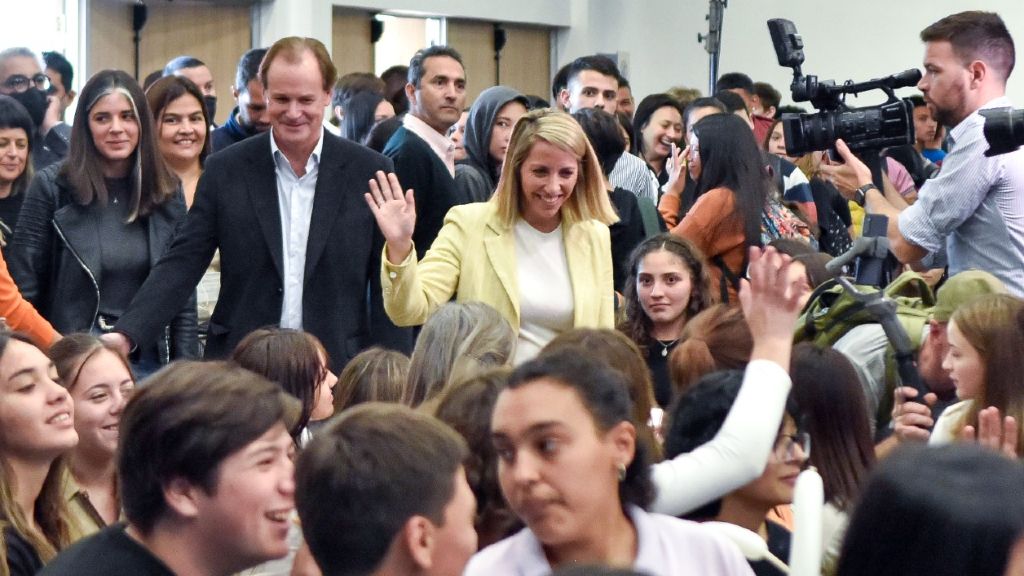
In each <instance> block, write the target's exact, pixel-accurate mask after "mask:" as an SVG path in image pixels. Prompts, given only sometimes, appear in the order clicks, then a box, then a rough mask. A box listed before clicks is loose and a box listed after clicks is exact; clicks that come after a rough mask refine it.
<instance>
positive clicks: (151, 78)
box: [142, 69, 164, 91]
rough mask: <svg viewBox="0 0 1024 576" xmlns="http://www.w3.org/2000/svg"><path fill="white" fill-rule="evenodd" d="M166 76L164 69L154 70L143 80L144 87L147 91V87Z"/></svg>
mask: <svg viewBox="0 0 1024 576" xmlns="http://www.w3.org/2000/svg"><path fill="white" fill-rule="evenodd" d="M163 77H164V71H163V70H162V69H161V70H153V71H152V72H150V73H149V74H146V78H145V79H143V80H142V89H143V90H144V91H145V90H146V89H147V88H149V87H150V86H152V85H153V84H155V83H156V81H157V80H159V79H161V78H163Z"/></svg>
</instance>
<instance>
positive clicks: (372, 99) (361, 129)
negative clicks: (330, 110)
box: [341, 92, 384, 144]
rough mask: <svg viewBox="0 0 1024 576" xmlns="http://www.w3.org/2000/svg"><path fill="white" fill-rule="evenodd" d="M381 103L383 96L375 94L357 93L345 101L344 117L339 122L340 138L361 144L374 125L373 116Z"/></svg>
mask: <svg viewBox="0 0 1024 576" xmlns="http://www.w3.org/2000/svg"><path fill="white" fill-rule="evenodd" d="M383 101H384V96H382V95H380V94H377V93H376V92H359V93H357V94H354V95H353V96H351V97H350V98H348V99H347V100H345V103H344V104H343V107H344V108H345V116H344V118H342V120H341V136H342V138H347V139H349V140H351V141H353V142H358V143H360V144H361V143H362V142H363V139H364V138H366V136H367V135H369V133H370V129H371V128H373V125H374V124H375V123H376V121H375V120H374V116H375V115H376V113H377V105H378V104H380V103H381V102H383Z"/></svg>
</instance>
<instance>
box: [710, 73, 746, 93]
mask: <svg viewBox="0 0 1024 576" xmlns="http://www.w3.org/2000/svg"><path fill="white" fill-rule="evenodd" d="M723 90H743V91H745V92H746V93H747V94H753V93H754V81H753V80H751V79H750V76H747V75H746V74H744V73H742V72H726V73H725V74H722V75H721V76H719V77H718V82H715V92H721V91H723Z"/></svg>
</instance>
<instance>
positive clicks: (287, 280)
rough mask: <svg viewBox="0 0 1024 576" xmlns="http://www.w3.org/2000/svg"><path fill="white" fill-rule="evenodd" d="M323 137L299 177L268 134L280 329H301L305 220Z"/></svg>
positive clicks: (307, 224) (310, 215) (306, 224)
mask: <svg viewBox="0 0 1024 576" xmlns="http://www.w3.org/2000/svg"><path fill="white" fill-rule="evenodd" d="M323 146H324V133H323V131H322V130H321V131H320V139H319V140H318V141H317V143H316V147H315V148H313V153H312V154H310V155H309V158H308V159H306V173H305V174H304V175H302V176H301V177H300V176H298V175H297V174H296V173H295V171H294V170H292V166H291V164H289V163H288V158H286V157H285V155H284V152H281V149H280V148H278V147H277V142H276V141H275V140H274V133H273V131H271V133H270V150H271V152H272V153H273V155H274V173H275V174H276V175H277V206H278V210H279V211H280V213H281V242H282V246H281V255H282V257H283V258H282V259H281V265H282V267H283V273H284V278H283V280H284V300H283V302H282V303H281V327H282V328H295V329H298V330H301V329H302V286H303V282H304V280H305V275H306V243H307V242H308V240H309V220H310V218H311V217H312V215H313V196H314V195H315V193H316V179H317V176H318V175H319V174H320V152H321V150H323Z"/></svg>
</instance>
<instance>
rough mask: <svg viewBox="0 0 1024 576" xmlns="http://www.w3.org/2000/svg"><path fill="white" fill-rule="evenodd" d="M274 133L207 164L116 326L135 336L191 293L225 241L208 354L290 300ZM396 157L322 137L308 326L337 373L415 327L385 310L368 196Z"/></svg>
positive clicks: (220, 351) (305, 310) (402, 344)
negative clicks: (397, 323)
mask: <svg viewBox="0 0 1024 576" xmlns="http://www.w3.org/2000/svg"><path fill="white" fill-rule="evenodd" d="M274 168H275V167H274V160H273V156H272V154H271V151H270V133H269V132H268V133H265V134H261V135H259V136H254V137H252V138H249V139H247V140H244V141H242V142H239V143H238V144H236V145H234V146H231V147H230V148H228V149H226V150H224V151H223V152H220V153H217V154H214V155H213V156H211V157H210V158H209V159H208V160H207V161H206V167H205V171H204V172H203V176H202V177H201V178H200V180H199V185H198V188H197V189H196V200H195V203H194V204H193V206H192V209H191V210H190V211H189V213H188V216H187V218H186V221H185V224H184V226H183V227H182V228H181V229H180V231H179V233H178V234H177V235H176V236H175V238H174V241H173V243H172V244H171V247H170V248H169V249H168V250H167V252H166V254H165V255H164V257H163V258H162V259H161V260H160V262H159V263H158V264H157V265H156V267H155V268H154V269H153V271H152V272H151V273H150V275H149V278H148V279H147V280H146V283H145V284H144V285H143V286H142V288H141V289H140V290H139V293H138V294H137V295H136V297H135V299H134V300H132V303H131V306H130V307H129V310H128V311H127V312H126V313H125V314H124V315H123V316H122V317H121V319H120V321H119V322H118V323H117V326H116V330H118V331H119V332H122V333H124V334H126V335H127V336H128V337H130V338H131V339H132V340H133V341H134V342H135V343H136V344H142V343H144V342H149V341H151V340H152V339H153V338H154V337H155V336H156V334H157V330H158V327H159V326H162V325H163V324H164V323H166V319H167V318H169V317H170V315H171V314H172V313H173V311H174V310H177V309H179V308H180V307H181V304H182V303H183V302H184V300H185V299H186V298H187V297H188V295H189V294H190V293H191V292H192V291H193V290H194V289H195V287H196V284H197V283H198V282H199V279H200V278H201V277H202V275H203V273H204V272H205V271H206V268H207V266H208V265H209V264H210V260H211V258H212V257H213V253H214V251H215V250H217V249H218V248H219V249H220V261H221V277H220V281H221V288H220V296H219V298H218V300H217V306H216V308H215V309H214V311H213V316H212V317H211V319H210V329H209V335H208V338H207V343H206V355H207V357H210V358H217V357H223V356H227V355H228V354H230V352H231V351H232V350H233V349H234V347H235V345H236V344H238V342H239V341H240V340H241V339H242V338H243V337H245V335H246V334H248V333H249V332H251V331H252V330H254V329H256V328H260V327H262V326H267V325H274V324H278V323H279V322H280V320H281V308H282V303H283V298H284V284H283V280H282V279H283V272H282V266H283V264H282V252H283V247H282V237H281V215H280V210H279V208H278V199H277V178H276V174H275V169H274ZM377 170H384V171H390V170H391V162H390V161H389V160H388V159H387V158H385V157H383V156H381V155H380V154H377V153H376V152H373V151H371V150H369V149H368V148H365V147H363V146H360V145H358V144H354V143H352V142H348V141H346V140H342V139H341V138H338V137H336V136H333V135H331V134H327V133H325V134H324V144H323V150H322V153H321V157H320V168H319V174H318V176H317V183H316V192H315V196H314V200H313V212H312V216H311V220H310V225H309V238H308V240H307V247H306V266H305V276H304V285H303V294H302V324H303V328H304V329H305V330H306V331H307V332H310V333H312V334H313V335H315V336H316V337H317V338H319V339H320V340H321V342H323V344H324V347H325V348H326V349H327V353H328V354H329V355H330V357H331V364H332V367H333V368H334V369H336V370H337V369H340V368H341V367H343V366H344V365H345V364H346V363H347V362H348V360H349V359H351V358H352V357H353V356H355V355H356V354H357V353H358V352H359V351H360V350H362V349H363V348H364V347H366V346H369V345H371V344H380V345H383V346H387V347H391V348H397V349H399V350H402V351H406V352H408V351H409V349H410V348H411V346H412V341H411V333H410V332H409V331H408V330H405V329H398V328H395V327H394V325H393V324H391V321H390V320H388V318H387V316H386V315H385V314H384V308H383V304H382V302H381V288H380V257H381V252H382V250H383V245H384V239H383V236H381V234H380V231H379V230H378V229H377V225H376V223H375V221H374V219H373V215H372V214H371V213H370V210H369V208H368V207H367V206H366V202H365V201H364V200H363V193H364V192H365V191H366V190H367V189H368V186H367V182H368V181H369V180H370V178H372V177H373V174H374V172H376V171H377Z"/></svg>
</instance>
